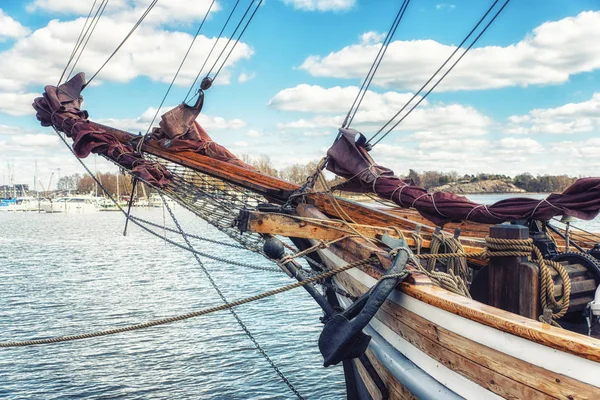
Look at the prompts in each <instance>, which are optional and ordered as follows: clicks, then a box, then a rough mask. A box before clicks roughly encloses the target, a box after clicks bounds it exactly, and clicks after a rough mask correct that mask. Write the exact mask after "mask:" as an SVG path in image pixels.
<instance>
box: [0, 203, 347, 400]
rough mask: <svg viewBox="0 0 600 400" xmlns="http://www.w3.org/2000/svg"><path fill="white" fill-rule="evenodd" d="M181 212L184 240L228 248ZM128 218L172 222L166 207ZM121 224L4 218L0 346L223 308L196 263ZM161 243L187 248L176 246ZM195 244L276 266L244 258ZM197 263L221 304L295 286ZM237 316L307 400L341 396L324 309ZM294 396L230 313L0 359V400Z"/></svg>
mask: <svg viewBox="0 0 600 400" xmlns="http://www.w3.org/2000/svg"><path fill="white" fill-rule="evenodd" d="M175 211H176V213H177V215H178V216H179V218H180V219H181V223H182V225H183V227H184V229H185V230H186V231H188V232H189V233H193V234H196V235H199V236H206V237H209V238H212V239H218V240H222V241H224V242H228V243H232V242H233V241H232V240H231V239H229V238H228V237H227V236H225V235H224V234H222V233H220V232H219V231H217V230H216V229H214V228H212V227H211V226H209V225H208V224H206V223H205V222H203V221H201V220H199V219H198V218H196V217H195V216H193V215H192V214H190V213H188V212H186V211H185V210H183V209H181V208H179V207H177V208H176V210H175ZM133 214H134V215H135V216H138V217H140V218H145V219H148V220H152V221H153V222H156V223H159V224H161V225H162V224H163V221H166V222H169V221H168V220H167V219H168V215H167V216H166V218H167V219H164V220H163V218H165V215H164V214H163V210H162V209H160V208H156V209H134V210H133ZM124 220H125V219H124V216H123V215H122V214H121V213H110V212H99V213H92V214H80V215H75V214H74V215H64V214H43V213H41V214H38V213H0V341H1V342H6V341H18V340H27V339H38V338H47V337H53V336H61V335H73V334H79V333H85V332H92V331H98V330H103V329H109V328H113V327H118V326H124V325H129V324H136V323H140V322H143V321H148V320H153V319H158V318H163V317H167V316H173V315H178V314H184V313H187V312H190V311H193V310H200V309H204V308H207V307H212V306H216V305H219V304H221V300H220V299H219V297H218V296H217V294H216V293H215V291H214V290H213V288H212V287H211V286H210V284H209V282H208V280H207V279H206V277H205V276H204V274H203V272H202V270H201V269H200V268H199V266H198V264H197V262H196V260H195V259H194V257H193V256H192V255H191V254H190V253H188V252H186V251H183V250H181V249H179V248H176V247H174V246H173V245H170V244H167V243H165V241H164V240H162V239H161V238H157V237H154V236H151V235H150V234H148V233H146V232H144V231H142V230H141V229H140V228H138V227H136V226H134V225H132V224H131V223H130V224H129V229H128V233H127V236H123V234H122V232H123V225H124ZM167 226H172V224H167ZM158 231H159V233H160V234H164V231H163V230H162V229H158ZM167 237H168V238H169V239H173V240H179V241H180V242H181V240H180V237H178V236H177V235H176V234H173V233H169V232H167ZM193 245H194V247H195V248H196V249H197V250H200V251H205V252H209V253H212V254H216V255H219V256H220V257H224V258H227V259H232V260H237V261H242V262H245V263H250V264H254V265H259V266H270V267H273V266H275V265H274V264H272V263H270V262H269V261H267V260H265V259H264V258H263V257H261V256H259V255H256V254H253V253H250V252H248V251H245V250H240V249H235V248H231V247H224V246H220V245H215V244H211V243H206V242H201V241H197V240H194V241H193ZM203 262H204V265H205V266H206V268H207V269H208V270H209V271H210V272H211V274H212V276H213V278H214V280H215V281H216V282H217V284H218V285H219V287H220V288H221V290H222V291H223V293H224V294H225V296H226V297H227V299H228V300H229V301H233V300H236V299H240V298H244V297H247V296H251V295H255V294H258V293H261V292H264V291H267V290H270V289H273V288H277V287H280V286H284V285H286V284H289V283H292V280H291V279H289V278H288V277H287V275H285V274H283V273H278V272H267V271H256V270H251V269H247V268H243V267H238V266H234V265H229V264H227V263H222V262H214V261H211V260H203ZM236 311H237V313H238V315H239V316H240V318H241V319H242V320H243V321H244V323H245V324H246V325H247V326H248V329H249V330H250V331H251V332H252V334H253V335H254V336H255V338H256V339H257V341H258V342H259V343H260V344H261V346H262V347H263V348H264V349H265V351H266V352H267V353H268V354H269V356H270V357H271V358H272V360H273V361H274V362H275V364H277V366H278V367H279V368H280V369H281V371H282V372H283V373H284V374H285V376H286V377H287V378H288V379H289V380H290V382H291V383H292V384H293V385H294V386H295V387H296V388H297V389H298V391H299V392H300V393H301V394H302V395H303V396H304V397H306V398H310V399H342V398H344V397H345V389H344V388H345V387H344V379H343V371H342V368H341V367H330V368H323V366H322V363H323V360H322V357H321V355H320V353H319V350H318V346H317V340H318V337H319V334H320V332H321V329H322V325H321V324H320V322H319V317H320V316H321V311H320V309H319V308H318V307H317V306H316V304H315V303H314V301H313V300H312V298H311V297H310V296H308V295H307V294H306V293H305V292H304V290H303V289H301V288H299V289H296V290H293V291H290V292H286V293H283V294H280V295H277V296H274V297H270V298H267V299H264V300H261V301H257V302H254V303H250V304H247V305H243V306H239V307H237V308H236ZM294 397H295V396H294V394H293V393H292V392H291V391H290V390H289V389H288V388H287V386H285V385H284V384H283V383H282V381H281V379H280V378H279V376H278V375H277V374H276V373H275V372H274V371H273V370H272V369H271V367H270V366H269V364H268V363H267V362H266V361H265V360H264V359H263V357H262V356H261V355H260V354H259V353H258V352H257V350H256V349H255V347H254V346H253V344H252V342H251V341H250V340H249V339H248V338H247V337H246V336H245V334H244V333H243V331H242V330H241V329H240V327H239V326H238V324H237V323H236V321H235V319H234V318H233V317H232V315H231V314H230V313H229V311H221V312H218V313H214V314H210V315H206V316H201V317H198V318H194V319H190V320H186V321H182V322H177V323H172V324H169V325H164V326H160V327H154V328H149V329H144V330H140V331H135V332H129V333H123V334H119V335H114V336H107V337H102V338H96V339H86V340H81V341H75V342H68V343H62V344H52V345H43V346H33V347H24V348H10V349H2V348H0V398H14V399H65V398H94V399H96V398H98V399H100V398H102V399H115V398H128V399H138V398H140V399H141V398H143V399H183V398H190V399H288V398H294Z"/></svg>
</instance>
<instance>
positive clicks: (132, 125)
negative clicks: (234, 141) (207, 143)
mask: <svg viewBox="0 0 600 400" xmlns="http://www.w3.org/2000/svg"><path fill="white" fill-rule="evenodd" d="M172 108H174V106H172V107H162V108H161V109H160V112H159V113H158V116H157V117H156V120H155V121H154V123H153V126H158V123H159V122H160V116H161V115H162V114H164V113H165V112H167V111H169V110H171V109H172ZM155 113H156V108H155V107H150V108H148V109H147V110H146V111H144V113H143V114H142V115H140V116H139V117H137V118H123V119H112V118H111V119H98V120H94V118H93V117H92V119H93V120H94V121H96V122H98V123H100V124H103V125H108V126H112V127H114V128H117V129H122V130H125V131H129V132H142V133H146V131H147V130H148V127H149V126H150V122H151V121H152V118H153V117H154V115H155ZM197 121H198V123H199V124H200V125H202V127H203V128H204V129H206V131H207V132H208V134H209V135H210V133H211V131H212V130H216V129H231V130H235V129H241V128H243V127H245V126H246V121H243V120H241V119H239V118H234V119H231V120H227V119H225V118H223V117H212V116H209V115H206V114H200V115H199V116H198V119H197Z"/></svg>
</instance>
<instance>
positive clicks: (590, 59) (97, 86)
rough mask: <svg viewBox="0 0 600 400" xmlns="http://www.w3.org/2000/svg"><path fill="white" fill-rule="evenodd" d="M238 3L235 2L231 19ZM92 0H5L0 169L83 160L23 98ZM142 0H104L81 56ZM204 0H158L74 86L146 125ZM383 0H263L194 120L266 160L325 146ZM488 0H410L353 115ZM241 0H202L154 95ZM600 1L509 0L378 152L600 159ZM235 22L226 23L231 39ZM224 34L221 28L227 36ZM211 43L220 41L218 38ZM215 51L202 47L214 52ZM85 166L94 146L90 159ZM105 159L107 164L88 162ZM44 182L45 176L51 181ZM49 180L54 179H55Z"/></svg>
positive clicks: (27, 179)
mask: <svg viewBox="0 0 600 400" xmlns="http://www.w3.org/2000/svg"><path fill="white" fill-rule="evenodd" d="M249 1H250V0H242V1H240V6H239V10H238V11H240V12H237V13H236V14H234V16H233V18H232V21H236V22H237V20H239V18H240V17H241V14H242V13H243V11H244V9H245V7H246V6H247V4H248V3H249ZM92 3H93V0H1V1H0V53H1V54H0V59H1V60H2V62H0V183H7V182H8V175H9V167H8V166H7V164H9V165H10V169H12V165H14V170H15V171H14V176H15V181H16V182H24V183H29V184H32V183H33V171H34V164H35V162H36V161H37V164H38V170H39V177H40V179H41V180H42V182H44V183H45V184H47V181H48V180H49V177H50V174H51V173H52V172H55V173H56V172H57V168H61V174H63V175H64V174H67V173H75V172H78V173H82V172H83V170H82V168H81V167H80V166H78V164H77V162H76V160H74V159H73V156H72V155H71V154H70V153H69V152H68V150H67V149H66V148H65V147H64V145H62V144H61V143H60V142H59V141H58V138H56V136H55V134H54V132H53V131H52V130H50V129H47V128H42V127H41V126H39V124H38V122H37V121H36V119H35V116H34V112H33V109H32V108H31V102H32V100H33V99H34V98H35V97H37V96H39V95H40V93H41V92H42V90H43V87H44V85H47V84H56V81H57V80H58V78H59V76H60V74H61V72H62V70H63V68H64V66H65V64H66V62H67V59H68V56H69V55H70V54H71V51H72V50H73V46H74V43H75V41H76V39H77V37H78V35H79V32H80V30H81V27H82V26H83V24H84V22H85V19H86V16H87V14H88V12H89V9H90V6H91V5H92ZM98 3H100V1H97V4H98ZM149 3H150V0H110V1H109V2H108V5H107V7H106V10H105V12H104V16H103V17H102V18H101V19H100V21H99V23H98V25H97V27H96V29H95V32H94V35H93V36H92V37H91V39H90V40H89V42H88V44H87V46H86V48H85V51H84V52H83V54H82V56H81V58H80V60H79V62H78V64H77V67H76V71H83V72H85V73H86V74H87V75H88V77H89V76H91V75H92V74H93V73H94V72H96V70H97V69H98V68H99V66H100V65H101V64H102V63H103V62H104V61H105V60H106V58H107V57H108V55H109V54H110V53H111V52H112V50H113V49H114V48H115V47H116V45H117V44H118V43H119V42H120V41H121V40H122V38H123V37H124V36H125V35H126V33H127V32H128V31H129V29H130V28H131V26H132V25H133V24H134V23H135V21H136V20H137V18H138V17H139V16H140V15H141V14H142V13H143V11H144V10H145V8H146V6H147V5H148V4H149ZM210 3H211V0H196V1H188V0H159V1H158V3H157V6H156V7H155V8H154V9H153V10H152V11H151V13H150V14H149V15H148V18H147V20H146V21H145V22H144V23H143V24H142V25H141V26H140V28H139V30H138V31H136V33H135V34H134V35H133V36H132V37H131V39H130V40H129V41H128V42H127V43H126V45H125V46H124V47H123V48H122V49H121V51H120V52H119V53H118V54H117V56H116V57H115V58H114V59H113V60H112V62H111V63H109V64H108V66H107V67H106V68H105V69H104V70H103V71H102V73H101V74H100V75H99V76H98V78H97V79H96V80H95V82H94V84H93V85H91V86H90V87H88V88H87V89H86V90H85V91H84V93H83V95H84V97H85V103H84V108H85V109H86V110H88V112H89V114H90V118H91V119H93V120H96V121H99V122H102V123H106V124H112V125H113V126H116V127H119V128H122V129H127V130H130V131H132V132H135V133H137V132H139V131H142V132H145V131H146V130H147V129H148V125H149V124H150V121H151V119H152V116H153V115H154V113H155V111H156V109H157V107H158V105H159V104H160V101H161V99H162V97H163V95H164V93H165V91H166V89H167V87H168V84H169V82H170V81H171V79H172V78H173V75H174V73H175V71H176V69H177V67H178V65H179V63H180V62H181V59H182V57H183V55H184V53H185V52H186V50H187V48H188V46H189V45H190V42H191V40H192V37H193V34H194V33H195V32H196V30H197V29H198V26H199V23H200V21H201V20H202V18H203V16H204V15H205V13H206V12H207V10H208V8H209V5H210ZM399 3H400V2H399V1H393V0H266V1H265V4H264V5H263V6H262V7H261V8H260V10H259V11H258V13H257V14H256V17H255V19H254V21H253V22H252V24H251V25H250V27H249V28H248V30H247V31H246V33H245V34H244V37H243V39H242V41H241V42H240V43H239V44H238V46H237V47H236V48H235V51H234V52H233V54H232V56H231V57H230V58H229V60H228V61H227V63H226V65H225V67H224V69H223V70H222V71H221V73H220V75H219V77H218V79H217V81H216V82H215V85H214V86H213V87H212V88H211V89H210V90H209V91H207V93H206V102H205V106H204V110H203V114H202V115H201V117H200V123H201V124H202V125H203V126H204V127H205V128H206V130H207V131H208V132H209V133H210V134H211V135H212V137H213V139H215V140H216V141H217V142H220V143H222V144H224V145H225V146H227V147H229V148H230V149H231V150H232V151H234V152H235V153H237V154H242V153H245V154H249V155H252V156H258V155H261V154H266V155H268V156H270V158H271V159H272V161H273V162H274V164H275V165H276V166H278V167H285V166H286V165H290V164H293V163H306V162H308V161H312V160H318V159H319V158H320V157H322V156H323V154H324V152H325V151H326V149H327V147H328V146H329V145H330V144H331V142H332V141H333V139H334V138H335V135H336V133H337V128H339V126H340V125H341V122H342V120H343V116H344V115H345V113H346V112H347V111H348V108H349V107H350V105H351V104H352V101H353V100H354V96H355V95H356V93H357V90H358V86H360V84H361V81H362V78H363V77H364V75H365V74H366V72H367V71H368V70H369V67H370V64H371V62H372V60H373V58H374V56H375V54H376V53H377V51H378V50H379V47H380V45H381V41H382V40H383V39H384V37H385V33H384V32H386V31H387V29H388V27H389V25H390V24H391V22H392V19H393V17H394V16H395V14H396V12H397V8H398V7H399ZM491 3H492V1H491V0H490V1H487V0H485V1H484V0H481V1H472V0H462V1H459V0H455V1H450V2H441V1H436V0H412V2H411V3H410V5H409V7H408V10H407V11H406V14H405V16H404V19H403V20H402V22H401V24H400V26H399V28H398V30H397V32H396V34H395V36H394V38H393V41H392V43H391V44H390V46H389V49H388V52H387V54H386V57H385V59H384V61H383V63H382V65H381V67H380V69H379V71H378V73H377V75H376V77H375V79H374V80H373V84H372V86H371V90H370V91H369V92H368V93H367V95H366V97H365V100H364V102H363V104H362V106H361V109H360V110H359V112H358V113H357V116H356V118H355V120H354V123H353V127H354V128H356V129H359V130H361V131H362V132H363V133H365V135H366V136H367V137H369V136H371V135H372V134H373V133H374V132H376V131H377V129H378V128H379V127H381V126H382V125H383V124H384V123H385V122H386V121H387V120H388V119H389V118H390V117H391V116H392V115H394V114H395V113H396V112H397V111H398V110H399V109H400V108H401V107H402V106H403V105H404V104H405V103H406V101H407V100H408V99H409V98H410V97H411V95H412V93H414V91H415V90H417V89H418V88H419V87H420V86H421V85H422V84H423V83H424V82H425V81H426V80H427V79H428V78H429V77H430V75H431V74H432V73H433V72H434V71H435V70H436V69H437V68H438V67H439V65H440V64H441V63H442V62H443V60H444V59H445V58H446V57H447V56H448V55H449V54H450V53H451V52H452V51H453V50H454V49H455V45H456V44H458V43H460V41H461V40H462V39H463V37H464V36H465V34H466V33H467V32H468V31H469V30H470V29H471V28H472V27H473V25H474V24H475V23H476V21H477V20H478V19H479V18H480V16H481V15H483V13H484V12H485V10H487V8H488V7H489V6H490V5H491ZM234 4H235V0H218V1H216V2H215V3H214V5H213V7H212V9H211V11H210V14H209V17H208V19H207V22H206V24H205V26H204V28H203V30H202V32H201V34H200V36H199V37H198V39H197V40H196V42H195V45H194V47H193V48H192V51H191V53H190V56H189V57H188V59H187V62H186V63H185V65H184V66H183V69H182V71H181V73H180V75H179V78H178V79H177V81H176V83H175V87H174V89H173V90H172V91H171V94H170V95H169V97H168V99H167V101H166V103H165V106H167V107H171V106H175V105H177V104H179V103H181V102H182V101H183V100H184V98H185V97H186V93H187V92H188V90H189V89H190V85H191V83H192V81H193V79H194V77H195V76H196V74H197V73H198V72H199V70H200V67H201V66H202V63H203V62H204V61H205V59H206V57H207V55H208V53H209V51H210V49H211V47H212V46H213V44H214V43H215V41H216V40H217V37H218V34H219V31H220V30H221V28H222V26H223V24H224V22H225V20H226V19H227V17H228V15H229V13H230V11H231V9H232V7H233V6H234ZM598 26H600V5H599V3H598V2H597V1H595V0H588V1H586V0H553V1H545V0H543V1H542V0H539V1H538V0H529V1H512V2H511V3H510V4H509V5H508V6H507V8H506V9H505V11H504V12H503V14H502V15H501V16H500V17H499V18H498V19H497V20H496V22H495V23H494V25H492V27H491V28H490V29H489V30H488V31H487V32H486V33H485V35H484V36H483V37H482V38H481V39H480V41H479V42H478V43H477V45H476V46H475V47H474V48H473V49H472V51H470V52H469V53H468V54H467V55H466V56H465V58H464V59H463V60H462V61H461V63H460V64H459V65H458V66H457V67H456V68H455V70H454V71H452V72H451V73H450V75H448V77H447V79H446V80H445V81H444V82H443V83H442V84H441V85H440V86H439V87H438V88H437V89H436V90H435V91H434V92H433V93H432V94H431V95H430V96H429V97H428V98H427V99H426V100H425V101H423V103H422V104H421V106H419V108H417V109H416V110H415V111H414V112H413V113H412V114H410V115H409V116H408V117H407V118H406V119H405V120H404V121H403V123H402V124H400V125H399V126H398V127H397V128H396V129H395V130H394V131H393V132H392V133H391V134H390V135H389V136H388V137H387V138H386V139H385V140H384V141H382V142H381V143H380V144H378V145H377V146H376V147H375V149H374V150H373V156H374V157H375V158H376V160H378V161H379V163H381V164H383V165H386V166H389V167H391V168H393V169H394V170H395V171H396V172H397V173H398V174H404V173H406V172H407V171H408V169H409V168H413V169H416V170H421V171H423V170H428V169H436V170H446V171H450V170H455V171H458V172H459V173H476V172H495V173H505V174H510V175H514V174H516V173H519V172H524V171H529V172H531V173H534V174H544V173H551V174H557V173H565V174H569V175H584V176H589V175H598V174H599V173H600V135H599V133H600V29H598ZM233 28H234V25H232V26H230V27H228V28H227V29H226V30H225V36H226V38H227V37H229V36H230V35H231V32H232V30H233ZM226 38H225V39H226ZM225 39H221V40H220V41H218V42H217V46H216V49H217V51H215V53H214V54H218V53H219V51H220V49H222V47H223V46H224V45H225V42H226V40H225ZM213 61H214V56H213V57H211V59H209V60H208V65H211V64H212V62H213ZM86 162H87V163H88V165H90V166H91V167H92V168H93V167H94V164H95V162H94V158H93V157H92V158H89V159H87V160H86ZM97 168H98V169H99V170H107V168H108V165H106V164H105V163H104V162H101V161H100V160H98V161H97ZM55 179H56V178H55ZM53 186H54V185H53Z"/></svg>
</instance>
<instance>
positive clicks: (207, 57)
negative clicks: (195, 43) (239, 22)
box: [183, 0, 240, 103]
mask: <svg viewBox="0 0 600 400" xmlns="http://www.w3.org/2000/svg"><path fill="white" fill-rule="evenodd" d="M238 4H240V0H237V1H236V2H235V4H234V6H233V9H232V10H231V12H230V13H229V16H228V17H227V20H226V21H225V23H224V24H223V27H222V28H221V32H219V36H218V37H217V40H215V42H214V43H213V45H212V47H211V49H210V51H209V52H208V56H206V59H205V60H204V63H203V64H202V67H200V71H198V74H197V75H196V77H195V78H194V82H192V85H191V86H190V89H189V90H188V92H187V94H186V95H185V99H183V102H184V103H185V102H187V100H188V97H189V96H190V93H192V90H194V86H196V82H198V79H199V78H200V75H202V71H203V70H204V67H205V66H206V63H207V62H208V60H209V59H210V56H211V55H212V53H213V51H214V50H215V47H216V46H217V43H218V42H219V40H220V39H221V36H223V31H225V28H226V27H227V25H228V24H229V20H230V19H231V17H232V16H233V13H234V12H235V10H236V8H237V6H238Z"/></svg>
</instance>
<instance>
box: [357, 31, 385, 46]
mask: <svg viewBox="0 0 600 400" xmlns="http://www.w3.org/2000/svg"><path fill="white" fill-rule="evenodd" d="M385 36H386V35H385V33H378V32H375V31H370V32H365V33H363V34H362V35H360V44H363V45H369V44H375V43H381V42H382V41H383V39H385Z"/></svg>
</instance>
